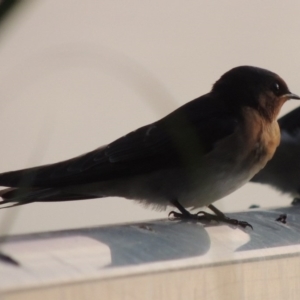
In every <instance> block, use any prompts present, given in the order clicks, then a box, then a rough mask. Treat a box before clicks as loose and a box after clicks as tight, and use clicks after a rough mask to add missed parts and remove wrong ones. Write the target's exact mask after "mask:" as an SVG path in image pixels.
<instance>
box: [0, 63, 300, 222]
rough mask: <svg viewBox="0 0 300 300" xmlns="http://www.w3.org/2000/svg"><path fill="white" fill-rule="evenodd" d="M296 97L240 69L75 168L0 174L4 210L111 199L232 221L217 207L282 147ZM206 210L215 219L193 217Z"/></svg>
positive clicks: (270, 78)
mask: <svg viewBox="0 0 300 300" xmlns="http://www.w3.org/2000/svg"><path fill="white" fill-rule="evenodd" d="M289 99H300V97H299V96H297V95H295V94H292V93H291V92H290V91H289V89H288V87H287V85H286V83H285V82H284V81H283V79H281V78H280V77H279V76H278V75H276V74H275V73H272V72H270V71H268V70H264V69H260V68H256V67H251V66H241V67H237V68H234V69H232V70H230V71H228V72H227V73H225V74H224V75H223V76H222V77H221V78H220V79H219V80H218V81H217V82H216V83H215V84H214V85H213V87H212V90H211V91H210V92H209V93H208V94H205V95H203V96H201V97H199V98H197V99H195V100H193V101H191V102H189V103H187V104H185V105H183V106H181V107H180V108H178V109H176V110H175V111H173V112H172V113H170V114H169V115H167V116H166V117H164V118H162V119H160V120H159V121H157V122H155V123H152V124H150V125H146V126H144V127H141V128H139V129H137V130H136V131H133V132H131V133H129V134H127V135H125V136H124V137H121V138H119V139H117V140H116V141H114V142H112V143H111V144H108V145H105V146H102V147H100V148H98V149H96V150H94V151H91V152H88V153H86V154H84V155H81V156H78V157H75V158H72V159H70V160H66V161H62V162H58V163H54V164H49V165H44V166H40V167H34V168H29V169H24V170H18V171H12V172H6V173H2V174H0V185H1V186H4V187H9V188H6V189H3V190H1V191H0V197H2V199H3V201H2V202H1V203H0V204H7V203H15V204H14V205H13V206H15V205H22V204H27V203H31V202H49V201H70V200H81V199H92V198H102V197H109V196H117V197H124V198H128V199H133V200H137V201H139V202H142V203H144V204H146V205H152V206H155V207H159V208H165V207H166V206H168V205H173V206H175V207H176V208H177V209H179V211H180V213H179V212H175V211H173V212H171V215H172V216H173V217H174V218H175V219H192V220H198V221H201V220H203V219H206V220H217V221H224V222H227V223H230V224H235V225H241V226H244V227H245V226H248V225H249V224H248V223H246V222H240V221H237V220H231V219H229V218H227V217H226V216H225V215H224V214H222V213H221V212H220V211H218V210H216V209H215V208H214V207H213V206H212V205H211V203H213V202H214V201H216V200H218V199H221V198H223V197H224V196H226V195H228V194H230V193H232V192H233V191H235V190H236V189H238V188H240V187H241V186H242V185H244V184H245V183H247V182H248V181H249V180H250V179H251V178H252V177H253V176H254V175H255V174H256V173H258V172H259V171H260V170H261V169H262V168H263V167H264V166H265V165H266V163H267V162H268V161H269V160H270V159H271V158H272V156H273V154H274V152H275V150H276V148H277V146H278V144H279V141H280V130H279V126H278V123H277V121H276V118H277V115H278V113H279V111H280V109H281V106H282V105H283V104H284V103H285V102H286V101H287V100H289ZM202 206H208V207H209V208H211V209H212V210H213V211H214V212H215V213H216V215H213V214H208V213H204V212H199V213H197V214H191V213H190V212H188V211H187V210H186V208H198V207H202Z"/></svg>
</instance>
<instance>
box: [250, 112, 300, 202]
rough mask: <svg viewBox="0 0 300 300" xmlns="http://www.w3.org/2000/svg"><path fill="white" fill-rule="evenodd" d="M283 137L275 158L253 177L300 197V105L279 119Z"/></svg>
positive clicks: (257, 181)
mask: <svg viewBox="0 0 300 300" xmlns="http://www.w3.org/2000/svg"><path fill="white" fill-rule="evenodd" d="M278 123H279V127H280V131H281V139H280V145H279V146H278V148H277V150H276V152H275V154H274V156H273V158H272V159H271V160H270V161H269V162H268V163H267V165H266V167H265V168H264V169H262V170H261V171H260V172H259V173H258V174H256V175H255V176H254V177H253V178H252V180H251V181H252V182H256V183H262V184H267V185H270V186H271V187H273V188H275V189H277V190H279V191H280V192H282V193H287V194H289V195H291V196H292V197H293V198H294V201H293V203H294V204H296V203H297V202H298V199H300V107H298V108H296V109H294V110H292V111H291V112H290V113H288V114H286V115H284V116H283V117H282V118H280V119H279V120H278Z"/></svg>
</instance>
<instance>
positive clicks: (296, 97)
mask: <svg viewBox="0 0 300 300" xmlns="http://www.w3.org/2000/svg"><path fill="white" fill-rule="evenodd" d="M284 97H286V98H287V99H297V100H300V97H299V96H298V95H296V94H293V93H288V94H285V95H284Z"/></svg>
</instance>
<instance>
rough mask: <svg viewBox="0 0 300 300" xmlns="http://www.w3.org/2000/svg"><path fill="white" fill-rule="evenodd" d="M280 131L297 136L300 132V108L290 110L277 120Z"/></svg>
mask: <svg viewBox="0 0 300 300" xmlns="http://www.w3.org/2000/svg"><path fill="white" fill-rule="evenodd" d="M278 123H279V126H280V130H281V131H286V132H288V133H289V134H290V135H298V134H299V132H300V107H298V108H296V109H294V110H292V111H291V112H289V113H288V114H286V115H284V116H283V117H281V118H280V119H279V120H278Z"/></svg>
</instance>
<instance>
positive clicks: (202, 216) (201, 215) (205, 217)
mask: <svg viewBox="0 0 300 300" xmlns="http://www.w3.org/2000/svg"><path fill="white" fill-rule="evenodd" d="M170 217H172V219H173V220H190V221H197V222H201V223H205V224H207V223H209V222H211V221H216V222H218V223H220V222H223V223H226V224H230V225H233V226H236V227H238V226H240V227H242V228H247V227H250V228H251V229H253V227H252V225H251V224H249V223H248V222H245V221H239V220H236V219H231V218H228V217H226V216H225V215H222V216H221V215H212V214H209V213H207V212H205V211H199V212H197V213H196V214H191V213H189V212H187V213H178V212H176V211H171V212H170V213H169V218H170Z"/></svg>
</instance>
